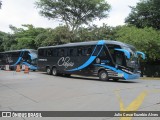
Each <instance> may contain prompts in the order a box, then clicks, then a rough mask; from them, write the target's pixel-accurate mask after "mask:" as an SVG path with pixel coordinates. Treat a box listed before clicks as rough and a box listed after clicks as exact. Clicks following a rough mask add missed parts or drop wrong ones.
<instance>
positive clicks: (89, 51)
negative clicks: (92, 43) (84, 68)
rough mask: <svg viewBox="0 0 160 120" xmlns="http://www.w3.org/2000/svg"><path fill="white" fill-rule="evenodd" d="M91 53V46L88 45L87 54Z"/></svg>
mask: <svg viewBox="0 0 160 120" xmlns="http://www.w3.org/2000/svg"><path fill="white" fill-rule="evenodd" d="M91 54H92V48H91V47H89V48H88V49H87V56H89V55H91Z"/></svg>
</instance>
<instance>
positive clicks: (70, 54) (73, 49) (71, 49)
mask: <svg viewBox="0 0 160 120" xmlns="http://www.w3.org/2000/svg"><path fill="white" fill-rule="evenodd" d="M68 56H71V57H73V56H77V49H76V48H69V52H68Z"/></svg>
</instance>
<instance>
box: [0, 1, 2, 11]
mask: <svg viewBox="0 0 160 120" xmlns="http://www.w3.org/2000/svg"><path fill="white" fill-rule="evenodd" d="M1 6H2V1H0V9H1Z"/></svg>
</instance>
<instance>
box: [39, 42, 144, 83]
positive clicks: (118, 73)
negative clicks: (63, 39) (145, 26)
mask: <svg viewBox="0 0 160 120" xmlns="http://www.w3.org/2000/svg"><path fill="white" fill-rule="evenodd" d="M138 54H141V56H142V57H143V58H145V55H144V53H142V52H139V51H136V49H135V47H133V46H132V45H128V44H125V43H122V42H117V41H110V40H99V41H89V42H79V43H69V44H64V45H57V46H47V47H40V48H39V49H38V69H39V70H40V71H46V72H47V73H48V74H52V75H54V76H56V75H66V76H70V75H71V74H77V75H83V76H98V77H99V78H100V79H101V80H108V79H113V80H118V79H125V80H127V79H136V78H139V76H140V71H139V62H138Z"/></svg>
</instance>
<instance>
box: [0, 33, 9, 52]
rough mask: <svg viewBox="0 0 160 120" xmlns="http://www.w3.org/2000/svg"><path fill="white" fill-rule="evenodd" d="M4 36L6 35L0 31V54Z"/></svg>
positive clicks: (2, 49)
mask: <svg viewBox="0 0 160 120" xmlns="http://www.w3.org/2000/svg"><path fill="white" fill-rule="evenodd" d="M6 35H7V33H4V32H1V31H0V52H2V51H4V46H3V41H4V39H5V36H6Z"/></svg>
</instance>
